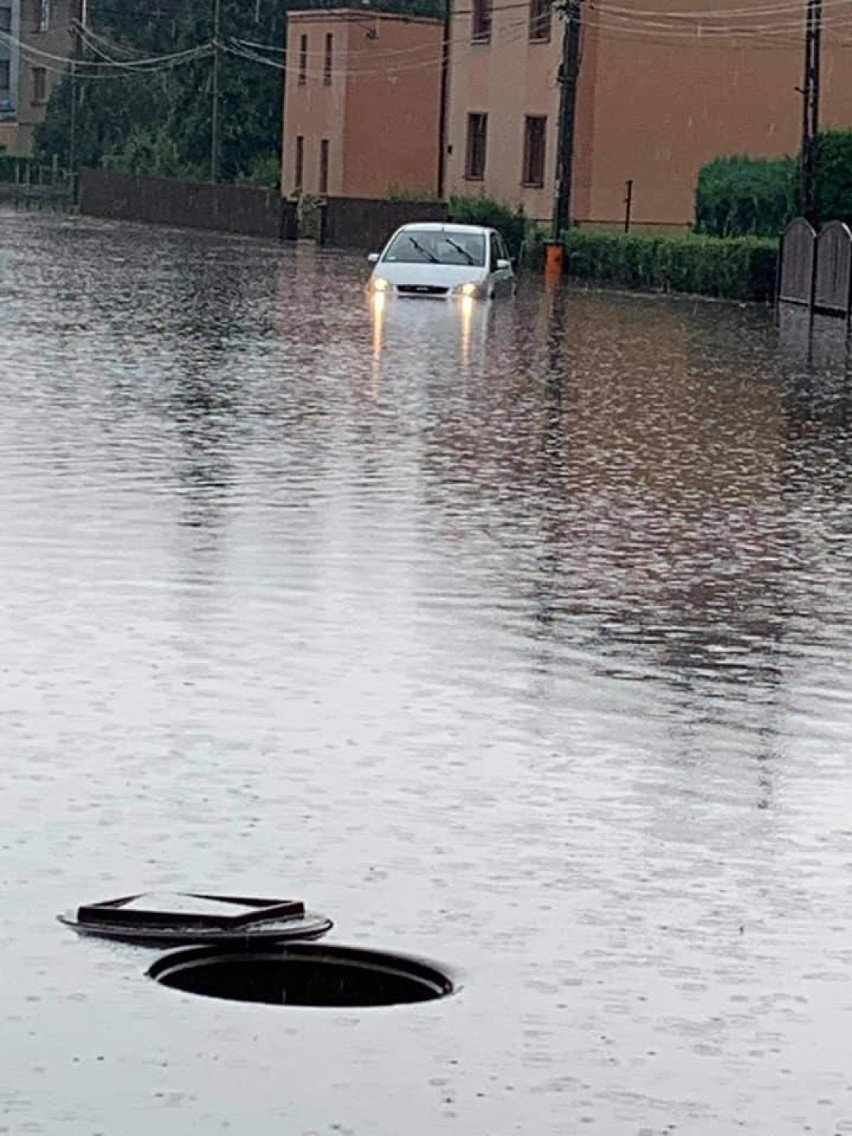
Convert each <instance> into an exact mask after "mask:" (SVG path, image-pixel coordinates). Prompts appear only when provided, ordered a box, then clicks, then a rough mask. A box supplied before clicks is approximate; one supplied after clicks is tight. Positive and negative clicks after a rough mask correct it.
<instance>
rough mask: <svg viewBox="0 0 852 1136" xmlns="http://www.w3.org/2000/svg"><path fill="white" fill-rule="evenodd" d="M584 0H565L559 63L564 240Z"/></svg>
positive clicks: (557, 219) (559, 213)
mask: <svg viewBox="0 0 852 1136" xmlns="http://www.w3.org/2000/svg"><path fill="white" fill-rule="evenodd" d="M811 2H813V0H811ZM580 4H581V0H565V6H564V8H563V13H562V18H563V20H564V21H565V22H564V26H563V28H562V61H561V63H560V66H559V120H558V125H557V142H556V190H555V194H554V200H553V233H552V236H553V239H554V240H555V241H558V240H561V238H562V231H563V229H565V228H567V227H569V226H570V224H571V220H572V218H571V188H572V186H571V183H572V180H573V175H574V128H575V124H576V119H577V80H578V78H579V74H580V27H581V18H580V17H581V10H580Z"/></svg>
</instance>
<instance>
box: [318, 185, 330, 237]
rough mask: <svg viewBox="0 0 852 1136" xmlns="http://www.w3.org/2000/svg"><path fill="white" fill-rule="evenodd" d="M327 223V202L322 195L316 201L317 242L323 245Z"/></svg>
mask: <svg viewBox="0 0 852 1136" xmlns="http://www.w3.org/2000/svg"><path fill="white" fill-rule="evenodd" d="M327 224H328V202H327V201H326V199H325V198H324V197H323V198H321V199H320V200H319V201H318V202H317V244H318V245H324V244H325V239H326V233H327V230H326V226H327Z"/></svg>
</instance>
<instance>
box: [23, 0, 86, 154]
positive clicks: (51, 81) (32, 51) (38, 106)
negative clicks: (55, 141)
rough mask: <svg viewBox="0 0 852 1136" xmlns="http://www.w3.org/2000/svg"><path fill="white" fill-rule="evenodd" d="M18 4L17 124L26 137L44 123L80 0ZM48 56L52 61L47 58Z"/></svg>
mask: <svg viewBox="0 0 852 1136" xmlns="http://www.w3.org/2000/svg"><path fill="white" fill-rule="evenodd" d="M20 3H21V35H20V38H21V42H22V44H23V47H22V51H21V62H20V70H19V82H18V122H19V124H20V126H21V127H22V133H23V134H25V135H27V136H29V135H31V133H32V128H33V127H34V126H36V125H37V124H38V123H40V122H43V121H44V116H45V113H46V111H47V103H48V101H49V100H50V94H51V91H52V90H53V88H54V87H55V85H56V84H57V83H58V82H59V80H60V78H61V76H62V72H63V70H64V67H63V64H62V63H60V62H59V61H58V60H60V59H67V58H68V56H69V55H70V54H71V49H72V47H73V42H74V41H73V37H72V32H71V22H72V19H74V18H76V17H77V14H78V12H79V0H20ZM45 5H46V8H44V11H45V14H46V15H47V21H46V25H47V26H46V30H41V17H42V11H43V7H44V6H45ZM40 53H43V54H40ZM51 56H52V57H53V58H46V57H51ZM39 70H41V72H42V75H43V81H44V86H43V88H42V89H39V82H38V79H37V74H36V73H37V72H38V71H39ZM42 96H43V97H42Z"/></svg>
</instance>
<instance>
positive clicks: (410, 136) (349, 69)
mask: <svg viewBox="0 0 852 1136" xmlns="http://www.w3.org/2000/svg"><path fill="white" fill-rule="evenodd" d="M303 35H304V36H307V41H308V42H307V68H306V73H305V81H304V82H300V44H301V37H302V36H303ZM328 35H330V36H331V37H332V73H331V82H330V83H326V82H325V81H324V80H325V66H324V64H325V43H326V36H328ZM442 41H443V27H442V25H441V23H440V22H439V21H436V20H428V19H420V18H414V17H405V18H402V17H399V16H393V15H388V14H382V13H375V12H370V13H365V12H364V11H361V10H358V11H351V10H348V9H340V10H333V11H312V12H291V13H290V14H289V16H288V27H287V77H286V86H285V93H284V126H283V143H282V179H281V185H282V192H283V193H284V194H285V195H288V194H290V193H292V192H294V190H295V189H296V139H297V137H299V136H301V137H303V138H304V140H305V141H304V175H303V184H302V189H303V192H305V193H309V194H318V193H320V144H321V140H322V139H327V140H328V144H329V167H328V190H327V192H328V193H329V194H332V195H335V196H347V197H380V196H382V195H385V194H387V193H388V191H389V190H390V189H391V188H392V187H397V188H399V189H404V190H407V191H408V192H411V193H418V192H423V193H434V192H436V190H437V188H438V186H437V179H438V134H439V104H440V78H441V54H442Z"/></svg>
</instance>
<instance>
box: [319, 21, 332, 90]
mask: <svg viewBox="0 0 852 1136" xmlns="http://www.w3.org/2000/svg"><path fill="white" fill-rule="evenodd" d="M333 50H334V36H333V35H332V34H331V32H327V33H326V37H325V58H324V60H323V66H322V81H323V83H325V85H326V86H327V87H330V86H331V58H332V51H333Z"/></svg>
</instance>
